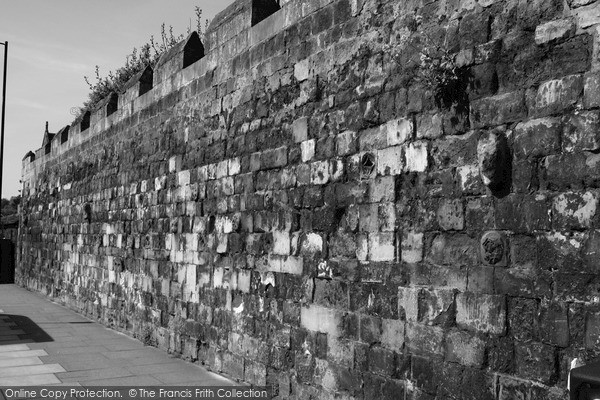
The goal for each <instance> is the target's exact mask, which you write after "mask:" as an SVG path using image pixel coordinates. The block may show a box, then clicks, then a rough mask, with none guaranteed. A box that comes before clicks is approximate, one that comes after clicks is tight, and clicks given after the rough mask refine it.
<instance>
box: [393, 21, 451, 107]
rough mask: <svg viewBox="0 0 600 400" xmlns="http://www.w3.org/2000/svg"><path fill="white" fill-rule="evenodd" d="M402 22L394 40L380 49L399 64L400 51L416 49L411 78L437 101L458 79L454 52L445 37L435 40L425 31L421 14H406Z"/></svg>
mask: <svg viewBox="0 0 600 400" xmlns="http://www.w3.org/2000/svg"><path fill="white" fill-rule="evenodd" d="M404 25H405V26H404V27H403V28H402V29H400V31H399V33H398V35H397V36H396V37H395V38H393V39H394V40H393V41H394V42H395V43H391V44H389V45H387V46H385V48H384V50H385V51H387V52H389V53H390V54H391V57H392V59H393V60H394V62H396V63H397V64H399V65H403V63H404V62H405V61H406V60H405V59H404V57H403V52H405V51H406V50H407V49H408V50H409V52H410V51H412V52H416V53H417V55H418V61H417V74H416V76H415V79H416V80H417V81H419V82H421V83H422V84H423V85H424V86H425V88H426V89H428V90H431V91H432V93H433V94H434V96H435V97H436V99H437V100H438V103H441V102H443V101H444V99H445V97H447V96H448V94H449V93H452V92H453V90H454V88H455V87H456V86H457V85H458V84H459V82H460V71H459V68H458V67H457V65H456V63H455V61H454V58H455V57H454V54H453V53H452V52H451V51H450V49H449V47H448V46H447V43H446V42H445V40H443V41H441V40H436V39H434V38H433V37H432V36H431V35H429V34H427V33H425V29H424V27H423V17H422V16H421V15H411V16H408V17H406V19H405V23H404Z"/></svg>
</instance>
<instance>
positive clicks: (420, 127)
mask: <svg viewBox="0 0 600 400" xmlns="http://www.w3.org/2000/svg"><path fill="white" fill-rule="evenodd" d="M443 134H444V129H443V117H442V115H441V114H440V113H437V114H421V115H420V116H419V118H418V119H417V139H437V138H439V137H440V136H442V135H443Z"/></svg>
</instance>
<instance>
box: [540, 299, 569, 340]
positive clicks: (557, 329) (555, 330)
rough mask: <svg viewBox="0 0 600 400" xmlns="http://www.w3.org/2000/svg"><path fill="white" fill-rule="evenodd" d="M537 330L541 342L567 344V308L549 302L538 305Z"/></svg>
mask: <svg viewBox="0 0 600 400" xmlns="http://www.w3.org/2000/svg"><path fill="white" fill-rule="evenodd" d="M539 327H540V329H539V332H540V339H541V341H542V342H543V343H548V344H551V345H554V346H559V347H567V346H568V345H569V318H568V308H567V307H565V306H564V305H562V304H560V303H557V302H551V303H548V304H541V305H540V314H539Z"/></svg>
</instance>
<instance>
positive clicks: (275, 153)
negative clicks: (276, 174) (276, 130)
mask: <svg viewBox="0 0 600 400" xmlns="http://www.w3.org/2000/svg"><path fill="white" fill-rule="evenodd" d="M286 164H287V147H285V146H282V147H278V148H276V149H269V150H265V151H264V152H262V153H261V154H260V167H261V169H270V168H278V167H283V166H285V165H286Z"/></svg>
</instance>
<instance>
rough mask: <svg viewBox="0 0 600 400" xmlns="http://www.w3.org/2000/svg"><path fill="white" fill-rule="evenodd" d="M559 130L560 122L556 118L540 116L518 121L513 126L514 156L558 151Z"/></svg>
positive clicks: (522, 156) (528, 155)
mask: <svg viewBox="0 0 600 400" xmlns="http://www.w3.org/2000/svg"><path fill="white" fill-rule="evenodd" d="M561 131H562V122H561V120H560V119H558V118H540V119H534V120H530V121H527V122H524V123H519V124H518V125H517V126H516V128H515V139H514V154H515V157H518V158H527V157H534V158H536V157H544V156H547V155H549V154H556V153H558V152H559V151H560V136H561Z"/></svg>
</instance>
